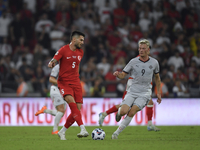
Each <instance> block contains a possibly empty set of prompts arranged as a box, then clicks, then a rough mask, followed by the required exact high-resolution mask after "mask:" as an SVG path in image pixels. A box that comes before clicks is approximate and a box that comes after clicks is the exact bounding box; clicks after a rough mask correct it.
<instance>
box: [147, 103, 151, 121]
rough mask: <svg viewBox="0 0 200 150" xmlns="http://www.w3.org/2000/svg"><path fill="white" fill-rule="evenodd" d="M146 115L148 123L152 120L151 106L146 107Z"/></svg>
mask: <svg viewBox="0 0 200 150" xmlns="http://www.w3.org/2000/svg"><path fill="white" fill-rule="evenodd" d="M146 115H147V118H148V121H150V120H152V116H153V105H150V107H148V106H147V109H146Z"/></svg>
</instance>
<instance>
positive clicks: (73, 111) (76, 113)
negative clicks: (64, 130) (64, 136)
mask: <svg viewBox="0 0 200 150" xmlns="http://www.w3.org/2000/svg"><path fill="white" fill-rule="evenodd" d="M69 107H70V109H71V114H70V115H69V117H70V118H69V117H68V118H67V120H66V122H67V121H68V120H69V121H70V122H71V123H72V117H73V119H74V120H75V121H76V122H77V124H78V125H79V126H80V125H83V121H82V118H81V112H80V111H79V110H78V108H77V106H76V103H69ZM71 115H72V116H71ZM66 124H68V123H66ZM68 125H69V124H68Z"/></svg>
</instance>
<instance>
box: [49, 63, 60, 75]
mask: <svg viewBox="0 0 200 150" xmlns="http://www.w3.org/2000/svg"><path fill="white" fill-rule="evenodd" d="M59 68H60V67H59V65H58V64H57V65H56V66H55V67H53V69H52V70H51V74H50V76H52V77H55V78H57V77H58V74H59Z"/></svg>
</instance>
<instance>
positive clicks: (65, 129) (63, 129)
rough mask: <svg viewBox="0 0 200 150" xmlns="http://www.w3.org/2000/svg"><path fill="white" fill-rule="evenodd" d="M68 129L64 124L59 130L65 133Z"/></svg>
mask: <svg viewBox="0 0 200 150" xmlns="http://www.w3.org/2000/svg"><path fill="white" fill-rule="evenodd" d="M66 131H67V128H65V126H63V127H62V129H61V130H60V131H59V132H62V133H65V132H66Z"/></svg>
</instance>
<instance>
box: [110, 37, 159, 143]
mask: <svg viewBox="0 0 200 150" xmlns="http://www.w3.org/2000/svg"><path fill="white" fill-rule="evenodd" d="M138 46H139V49H138V50H139V55H140V56H139V57H136V58H133V59H131V60H130V61H129V63H128V64H127V65H126V66H125V68H124V69H123V71H122V72H119V71H115V72H114V73H113V75H114V76H116V77H118V78H119V79H123V78H125V76H126V75H128V74H130V77H132V78H133V79H132V84H131V86H130V88H129V89H128V92H127V94H126V96H125V97H124V100H123V101H122V103H121V104H120V106H121V107H120V108H119V109H118V113H117V114H116V121H119V120H120V119H121V116H124V115H125V114H127V116H126V117H125V118H124V119H123V120H122V122H121V123H120V125H119V127H118V129H117V130H116V131H115V132H114V133H113V134H112V139H118V135H119V134H120V133H121V132H122V131H123V130H124V129H125V128H126V127H127V126H128V125H129V123H130V122H131V120H132V118H133V116H134V115H135V114H136V113H137V112H138V111H140V110H142V109H143V108H144V107H145V106H146V105H147V104H148V103H149V101H150V100H151V95H152V84H151V82H152V77H153V75H154V76H155V83H156V87H158V88H157V89H158V91H157V98H158V99H157V102H158V104H160V103H161V91H160V83H161V80H160V75H159V64H158V61H157V60H156V59H154V58H152V57H150V56H149V55H148V54H149V51H150V43H149V41H148V40H146V39H143V40H140V41H139V42H138Z"/></svg>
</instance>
